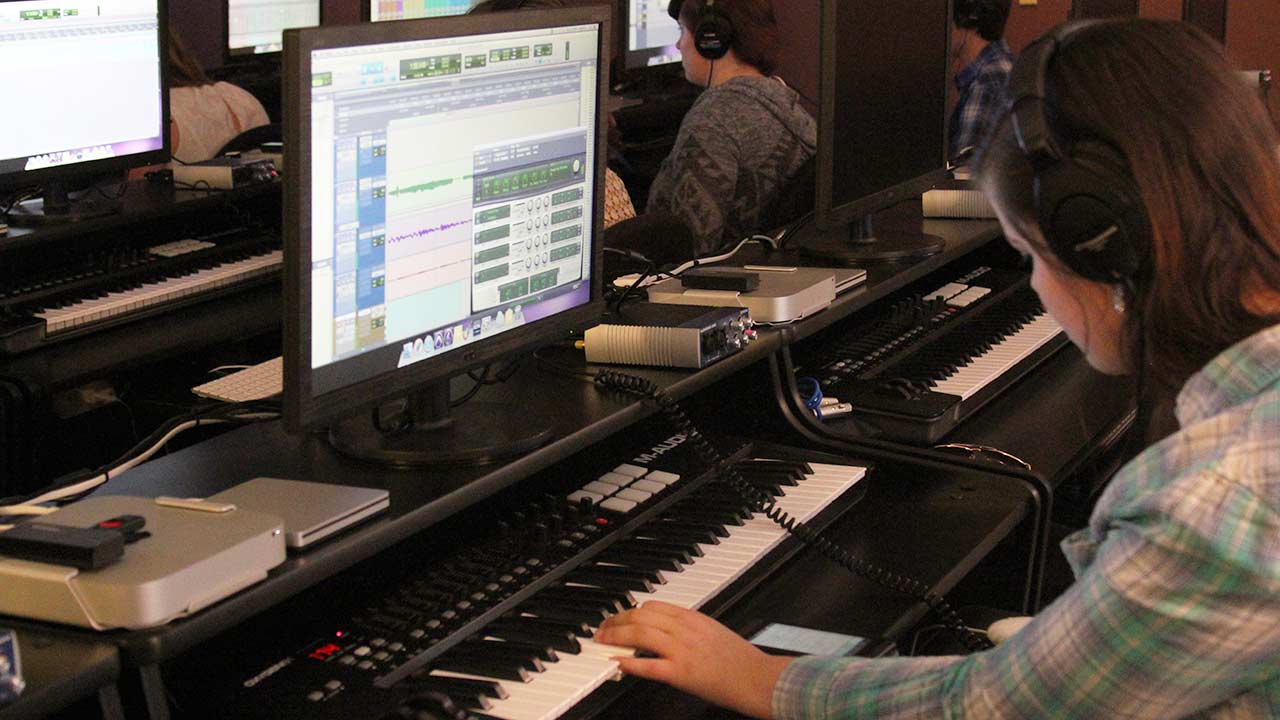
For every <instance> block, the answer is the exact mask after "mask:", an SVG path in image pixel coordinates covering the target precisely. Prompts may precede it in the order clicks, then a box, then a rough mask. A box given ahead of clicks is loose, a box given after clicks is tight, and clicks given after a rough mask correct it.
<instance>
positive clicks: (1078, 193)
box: [1036, 143, 1151, 283]
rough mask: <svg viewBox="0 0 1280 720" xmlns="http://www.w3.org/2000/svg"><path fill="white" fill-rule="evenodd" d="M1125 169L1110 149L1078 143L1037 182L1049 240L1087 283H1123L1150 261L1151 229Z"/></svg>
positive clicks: (1042, 223) (1039, 206)
mask: <svg viewBox="0 0 1280 720" xmlns="http://www.w3.org/2000/svg"><path fill="white" fill-rule="evenodd" d="M1092 146H1098V147H1092ZM1099 147H1100V148H1102V150H1101V151H1099ZM1123 168H1124V166H1123V164H1122V163H1120V161H1119V159H1118V157H1116V154H1115V151H1113V150H1111V149H1110V148H1109V147H1106V146H1102V145H1099V144H1098V143H1078V144H1077V145H1076V147H1074V148H1072V152H1071V153H1070V154H1069V155H1068V157H1065V158H1063V159H1062V160H1061V161H1060V162H1058V163H1057V164H1055V165H1053V166H1051V167H1048V168H1045V169H1044V170H1043V171H1041V172H1040V173H1039V174H1038V175H1037V178H1036V208H1037V213H1038V215H1039V220H1040V228H1041V230H1042V231H1043V232H1044V234H1045V239H1046V240H1047V241H1048V243H1049V245H1050V246H1051V247H1052V248H1053V252H1054V254H1055V255H1056V256H1057V257H1058V258H1059V259H1061V260H1062V262H1063V263H1065V264H1066V265H1067V267H1069V268H1071V270H1072V271H1073V272H1075V273H1076V274H1078V275H1080V276H1081V277H1083V278H1085V279H1086V280H1092V281H1095V282H1104V283H1116V282H1122V281H1124V280H1126V279H1129V278H1132V277H1134V276H1135V275H1137V274H1138V272H1139V270H1140V269H1141V268H1142V266H1143V263H1144V262H1145V260H1146V254H1147V251H1148V248H1149V247H1150V244H1151V240H1150V235H1151V231H1150V224H1149V222H1148V220H1147V213H1146V208H1145V206H1143V204H1142V198H1141V196H1140V194H1139V193H1138V192H1137V189H1136V188H1135V187H1134V185H1133V182H1132V180H1131V179H1130V178H1129V175H1128V172H1127V171H1126V170H1124V169H1123Z"/></svg>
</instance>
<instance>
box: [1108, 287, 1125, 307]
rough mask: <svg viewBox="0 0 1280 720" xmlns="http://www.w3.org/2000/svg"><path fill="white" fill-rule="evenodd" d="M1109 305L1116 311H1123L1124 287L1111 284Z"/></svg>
mask: <svg viewBox="0 0 1280 720" xmlns="http://www.w3.org/2000/svg"><path fill="white" fill-rule="evenodd" d="M1111 307H1113V308H1115V309H1116V312H1118V313H1122V312H1124V311H1125V299H1124V288H1123V287H1121V286H1119V285H1113V286H1112V288H1111Z"/></svg>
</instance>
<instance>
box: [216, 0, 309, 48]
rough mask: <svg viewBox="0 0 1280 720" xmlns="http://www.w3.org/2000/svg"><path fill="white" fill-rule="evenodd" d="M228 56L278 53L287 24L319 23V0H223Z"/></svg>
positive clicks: (301, 25)
mask: <svg viewBox="0 0 1280 720" xmlns="http://www.w3.org/2000/svg"><path fill="white" fill-rule="evenodd" d="M225 2H226V9H227V12H226V17H227V56H228V57H231V58H241V57H245V56H252V55H264V54H267V53H278V52H280V49H281V48H282V47H283V45H282V44H281V39H280V38H281V34H282V33H283V32H284V31H285V30H287V29H289V28H302V27H313V26H315V25H319V24H320V0H225Z"/></svg>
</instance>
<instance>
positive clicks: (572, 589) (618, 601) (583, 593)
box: [538, 585, 636, 612]
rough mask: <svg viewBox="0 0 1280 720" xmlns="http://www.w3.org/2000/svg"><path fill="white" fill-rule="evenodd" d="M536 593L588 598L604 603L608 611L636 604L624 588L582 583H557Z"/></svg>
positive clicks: (570, 597)
mask: <svg viewBox="0 0 1280 720" xmlns="http://www.w3.org/2000/svg"><path fill="white" fill-rule="evenodd" d="M538 595H540V596H543V597H546V598H555V599H565V600H576V601H577V600H583V599H588V600H592V601H595V602H598V603H601V604H602V605H604V606H605V607H606V608H607V609H608V610H609V611H610V612H622V611H623V610H627V609H630V608H633V607H635V606H636V599H635V597H633V596H632V595H631V593H630V592H627V591H626V590H607V589H605V588H598V587H586V586H582V585H559V586H556V587H549V588H547V589H545V590H542V591H541V592H539V593H538Z"/></svg>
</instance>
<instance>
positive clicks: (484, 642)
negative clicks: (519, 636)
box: [459, 632, 560, 663]
mask: <svg viewBox="0 0 1280 720" xmlns="http://www.w3.org/2000/svg"><path fill="white" fill-rule="evenodd" d="M484 635H485V633H483V632H481V633H479V634H478V635H476V636H475V637H472V638H469V639H467V640H465V641H464V642H463V643H462V645H460V646H459V647H462V648H466V649H473V648H481V649H484V648H488V647H489V646H491V645H492V646H498V647H504V648H507V649H510V650H511V651H512V652H513V653H516V652H520V653H524V654H526V655H528V656H530V657H535V658H537V659H538V660H541V661H542V662H543V663H554V662H560V657H559V656H558V655H556V649H555V648H553V647H551V646H550V645H544V644H542V643H539V642H529V641H526V640H498V639H495V640H490V639H486V638H485V637H484Z"/></svg>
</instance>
